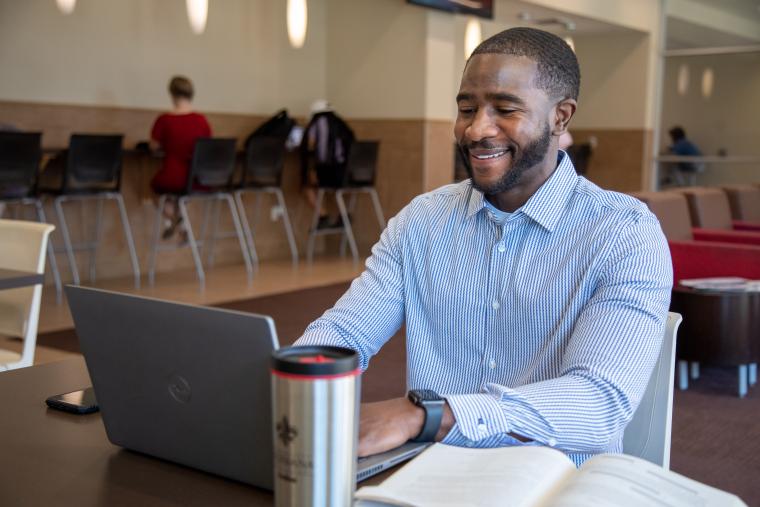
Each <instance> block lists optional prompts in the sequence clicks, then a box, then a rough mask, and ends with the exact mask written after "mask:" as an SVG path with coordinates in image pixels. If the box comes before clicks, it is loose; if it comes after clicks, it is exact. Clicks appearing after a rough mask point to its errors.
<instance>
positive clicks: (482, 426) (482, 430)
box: [478, 423, 488, 433]
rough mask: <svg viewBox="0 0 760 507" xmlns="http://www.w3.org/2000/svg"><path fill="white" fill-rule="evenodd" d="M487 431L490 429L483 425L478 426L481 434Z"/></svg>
mask: <svg viewBox="0 0 760 507" xmlns="http://www.w3.org/2000/svg"><path fill="white" fill-rule="evenodd" d="M487 430H488V428H487V427H486V425H485V424H483V423H480V424H478V431H479V432H480V433H485V432H486V431H487Z"/></svg>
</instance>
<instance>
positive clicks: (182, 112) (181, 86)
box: [150, 76, 211, 239]
mask: <svg viewBox="0 0 760 507" xmlns="http://www.w3.org/2000/svg"><path fill="white" fill-rule="evenodd" d="M169 94H170V95H171V98H172V103H173V105H174V108H173V109H172V110H171V111H170V112H168V113H164V114H162V115H161V116H159V117H158V118H156V121H155V123H154V124H153V129H152V130H151V133H150V138H151V140H150V147H151V149H152V150H158V149H161V150H162V151H163V152H164V161H163V166H162V168H161V170H160V171H158V172H157V173H156V175H155V176H153V179H152V180H151V182H150V184H151V187H152V188H153V191H154V192H156V193H157V194H167V193H181V192H183V191H184V190H185V189H186V188H187V176H188V173H189V171H190V160H191V159H192V156H193V149H194V147H195V141H196V140H197V139H198V138H199V137H211V127H210V126H209V124H208V121H207V120H206V117H205V116H203V115H202V114H200V113H196V112H194V111H193V105H192V100H193V94H194V90H193V83H192V81H190V80H189V79H188V78H186V77H183V76H175V77H173V78H172V79H171V81H169ZM167 208H170V209H165V210H164V216H165V218H166V219H167V222H168V224H167V229H166V230H165V231H164V239H166V238H168V237H171V235H172V234H173V233H174V230H175V229H176V227H177V225H179V222H180V221H181V217H180V216H179V211H178V209H177V206H176V203H173V205H172V206H167Z"/></svg>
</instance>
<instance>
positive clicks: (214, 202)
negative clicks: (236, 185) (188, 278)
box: [148, 138, 253, 289]
mask: <svg viewBox="0 0 760 507" xmlns="http://www.w3.org/2000/svg"><path fill="white" fill-rule="evenodd" d="M236 143H237V141H236V139H234V138H201V139H198V140H197V141H196V143H195V148H194V150H193V158H192V161H191V163H190V172H189V175H188V178H187V187H186V188H185V189H184V191H182V192H179V193H177V194H162V195H161V196H160V198H159V201H158V209H157V210H156V220H155V223H154V227H153V240H152V246H151V251H150V258H149V267H148V280H149V282H150V284H151V285H152V284H153V283H154V281H155V272H156V256H157V254H158V251H159V250H166V249H168V248H167V247H161V246H160V245H159V240H160V233H161V223H162V222H163V211H164V207H165V206H166V203H167V200H168V199H169V198H170V197H174V198H176V199H177V205H178V206H179V211H180V213H181V216H182V220H183V222H184V224H185V228H186V230H187V236H188V238H187V239H188V244H187V246H188V247H189V248H190V250H191V252H192V255H193V261H194V262H195V269H196V272H197V273H198V280H199V282H200V287H201V289H203V288H204V287H205V283H206V274H205V271H204V269H203V261H202V260H201V252H200V248H201V247H204V243H206V242H207V241H209V240H207V239H205V237H206V232H207V231H206V229H207V225H208V217H209V213H208V212H209V209H210V206H208V205H207V206H206V207H205V212H204V220H203V224H202V227H201V232H200V240H196V238H195V233H194V231H193V227H192V223H191V222H190V214H189V212H188V204H189V203H190V202H192V201H201V202H205V203H207V204H211V207H214V208H215V209H214V215H215V216H214V221H215V225H218V216H219V208H218V205H219V204H221V203H222V202H224V203H226V204H227V208H228V209H229V212H230V215H231V217H232V223H233V225H234V228H235V230H234V236H235V237H237V239H238V241H239V243H240V250H241V252H242V254H243V261H244V262H245V268H246V272H247V273H248V279H249V280H250V279H252V277H253V265H252V262H251V258H250V255H249V251H248V246H247V245H246V239H245V235H244V232H243V228H242V226H241V224H240V217H239V216H238V213H237V209H236V207H235V201H234V199H233V197H232V193H231V191H232V180H233V176H234V173H235V162H236ZM213 229H214V231H213V236H212V237H211V238H210V243H211V244H210V245H207V246H208V250H209V257H208V259H209V261H208V262H209V264H211V263H213V251H214V250H213V246H214V243H213V240H214V239H215V238H217V237H220V236H223V235H221V234H218V233H217V232H216V229H217V227H216V226H215V227H214V228H213ZM170 248H171V249H175V248H177V247H176V246H173V247H170Z"/></svg>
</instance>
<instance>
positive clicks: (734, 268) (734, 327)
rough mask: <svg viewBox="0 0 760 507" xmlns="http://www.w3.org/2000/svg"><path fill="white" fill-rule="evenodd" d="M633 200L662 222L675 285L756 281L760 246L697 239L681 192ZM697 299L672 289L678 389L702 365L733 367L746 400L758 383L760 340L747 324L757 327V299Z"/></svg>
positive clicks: (759, 311)
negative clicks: (677, 325)
mask: <svg viewBox="0 0 760 507" xmlns="http://www.w3.org/2000/svg"><path fill="white" fill-rule="evenodd" d="M633 195H634V196H635V197H637V198H639V199H641V200H642V201H644V202H645V203H646V204H647V205H648V206H649V208H650V209H651V210H652V212H653V213H654V214H655V215H656V216H657V218H658V219H659V221H660V224H661V226H662V229H663V232H664V233H665V236H666V238H667V239H668V245H669V247H670V253H671V257H672V260H673V272H674V283H675V285H676V286H678V284H679V282H680V281H681V280H684V279H690V278H711V277H744V278H748V279H760V246H756V245H753V244H741V243H737V242H734V243H727V242H719V241H714V240H711V241H702V240H700V239H699V236H698V234H697V232H695V231H698V230H699V229H695V228H693V227H692V223H691V215H690V213H689V205H688V203H687V198H686V196H684V195H683V194H682V193H679V192H640V193H635V194H633ZM711 239H712V238H711ZM696 296H699V297H695V295H689V296H688V297H684V294H683V293H682V290H681V289H679V288H676V290H674V293H673V300H672V304H671V310H672V311H676V312H679V313H681V314H682V315H683V316H684V323H683V325H682V328H681V339H680V340H679V344H678V352H677V355H678V357H679V359H680V362H679V384H680V387H681V389H685V388H686V387H687V386H688V375H689V373H690V374H691V377H692V378H693V379H694V378H698V376H699V364H700V363H703V362H704V363H711V364H717V365H722V366H733V367H736V368H737V373H738V380H739V396H740V397H741V396H744V395H745V394H746V391H747V385H753V384H754V383H755V382H756V379H757V362H758V360H759V359H760V340H758V336H757V329H752V324H751V323H753V322H754V323H757V322H760V320H759V319H760V308H755V306H760V305H758V304H756V303H757V301H758V300H760V298H750V297H746V296H747V295H746V294H744V293H734V294H726V295H724V297H721V298H718V299H715V298H716V295H715V294H709V293H705V294H701V295H696ZM716 302H718V303H716ZM753 305H754V306H753ZM689 363H691V364H689ZM689 367H690V368H689Z"/></svg>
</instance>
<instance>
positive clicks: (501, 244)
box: [497, 243, 507, 253]
mask: <svg viewBox="0 0 760 507" xmlns="http://www.w3.org/2000/svg"><path fill="white" fill-rule="evenodd" d="M497 250H499V252H501V253H504V252H506V251H507V247H505V246H504V244H503V243H500V244H499V248H497Z"/></svg>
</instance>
